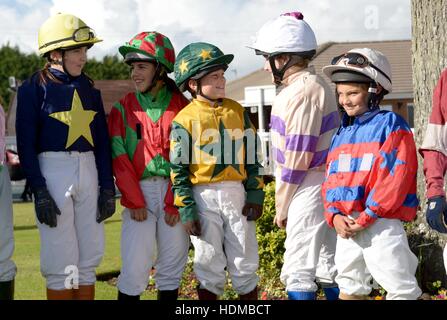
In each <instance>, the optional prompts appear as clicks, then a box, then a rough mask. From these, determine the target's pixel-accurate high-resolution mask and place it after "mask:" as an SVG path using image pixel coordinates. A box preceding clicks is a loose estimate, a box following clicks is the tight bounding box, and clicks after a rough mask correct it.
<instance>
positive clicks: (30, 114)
mask: <svg viewBox="0 0 447 320" xmlns="http://www.w3.org/2000/svg"><path fill="white" fill-rule="evenodd" d="M39 104H40V102H39V88H38V86H37V84H35V83H34V82H33V81H32V80H30V81H26V82H25V83H24V84H23V85H22V86H20V87H19V90H18V92H17V113H16V134H17V151H18V154H19V158H20V164H21V166H22V169H23V171H24V172H25V176H26V179H27V181H28V182H29V183H30V186H31V188H36V187H45V186H46V182H45V178H44V177H43V175H42V172H41V171H40V167H39V160H38V158H37V154H38V149H37V140H38V137H39V125H38V123H39Z"/></svg>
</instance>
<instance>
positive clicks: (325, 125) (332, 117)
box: [320, 111, 340, 134]
mask: <svg viewBox="0 0 447 320" xmlns="http://www.w3.org/2000/svg"><path fill="white" fill-rule="evenodd" d="M339 124H340V116H339V115H338V111H334V112H331V113H329V114H328V115H326V116H324V117H323V121H322V122H321V129H320V134H323V133H326V132H328V131H330V130H332V129H335V128H337V127H338V126H339Z"/></svg>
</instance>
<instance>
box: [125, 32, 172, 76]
mask: <svg viewBox="0 0 447 320" xmlns="http://www.w3.org/2000/svg"><path fill="white" fill-rule="evenodd" d="M118 50H119V52H120V53H121V55H122V56H123V58H124V62H126V63H127V64H131V63H132V62H134V61H154V60H156V61H158V62H160V63H161V64H162V65H163V66H164V67H165V68H166V70H167V72H168V73H169V72H172V71H173V70H174V61H175V52H174V47H173V46H172V43H171V41H170V40H169V38H168V37H166V36H165V35H163V34H161V33H159V32H156V31H149V32H141V33H139V34H137V35H136V36H134V37H133V38H132V39H130V41H129V42H126V44H125V45H123V46H121V47H119V49H118Z"/></svg>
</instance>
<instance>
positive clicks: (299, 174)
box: [281, 168, 307, 184]
mask: <svg viewBox="0 0 447 320" xmlns="http://www.w3.org/2000/svg"><path fill="white" fill-rule="evenodd" d="M306 173H307V171H302V170H291V169H287V168H283V169H282V172H281V180H282V181H284V182H287V183H293V184H301V183H302V182H303V180H304V177H305V176H306Z"/></svg>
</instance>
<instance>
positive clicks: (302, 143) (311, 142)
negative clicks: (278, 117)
mask: <svg viewBox="0 0 447 320" xmlns="http://www.w3.org/2000/svg"><path fill="white" fill-rule="evenodd" d="M317 143H318V137H315V136H310V135H301V134H294V135H288V136H287V137H286V149H287V150H292V151H307V152H314V151H315V149H316V148H317Z"/></svg>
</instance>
